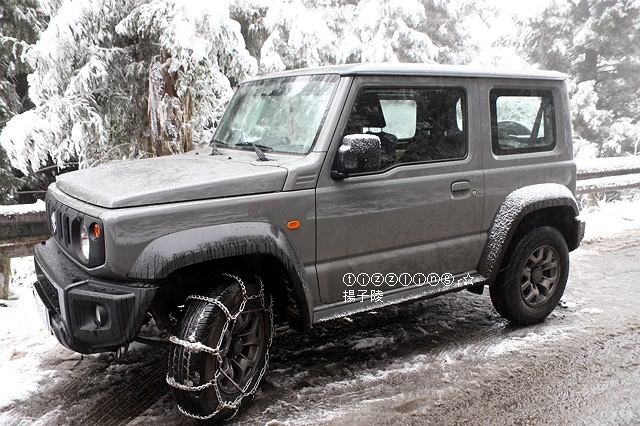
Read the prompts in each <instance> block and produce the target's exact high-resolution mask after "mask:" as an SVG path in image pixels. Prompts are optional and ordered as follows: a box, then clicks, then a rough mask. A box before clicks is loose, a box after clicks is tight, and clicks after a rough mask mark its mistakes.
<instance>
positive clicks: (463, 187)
mask: <svg viewBox="0 0 640 426" xmlns="http://www.w3.org/2000/svg"><path fill="white" fill-rule="evenodd" d="M469 189H471V184H470V183H469V181H467V180H461V181H458V182H453V183H452V184H451V192H459V191H468V190H469Z"/></svg>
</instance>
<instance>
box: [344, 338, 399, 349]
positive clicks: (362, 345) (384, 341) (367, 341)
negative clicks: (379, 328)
mask: <svg viewBox="0 0 640 426" xmlns="http://www.w3.org/2000/svg"><path fill="white" fill-rule="evenodd" d="M393 341H394V340H393V337H366V338H364V339H359V340H354V341H353V342H352V343H353V349H356V350H358V349H367V348H373V347H374V346H385V345H391V344H393Z"/></svg>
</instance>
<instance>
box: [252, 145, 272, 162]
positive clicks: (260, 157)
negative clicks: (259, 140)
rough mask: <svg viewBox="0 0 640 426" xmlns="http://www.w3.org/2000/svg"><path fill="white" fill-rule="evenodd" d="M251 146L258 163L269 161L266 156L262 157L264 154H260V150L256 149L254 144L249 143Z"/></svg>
mask: <svg viewBox="0 0 640 426" xmlns="http://www.w3.org/2000/svg"><path fill="white" fill-rule="evenodd" d="M251 146H252V147H253V150H254V151H255V152H256V154H257V155H258V159H259V160H260V161H269V159H268V158H267V156H266V155H264V152H262V150H261V149H260V148H258V146H257V145H256V144H254V143H253V142H251Z"/></svg>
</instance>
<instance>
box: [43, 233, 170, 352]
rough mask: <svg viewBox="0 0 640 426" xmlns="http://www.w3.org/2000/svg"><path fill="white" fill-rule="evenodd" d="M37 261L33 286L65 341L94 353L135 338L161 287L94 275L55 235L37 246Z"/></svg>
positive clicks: (119, 345) (52, 326)
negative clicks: (65, 250)
mask: <svg viewBox="0 0 640 426" xmlns="http://www.w3.org/2000/svg"><path fill="white" fill-rule="evenodd" d="M34 259H35V265H36V275H37V279H38V280H37V282H36V283H34V285H33V287H34V290H35V292H36V294H37V296H38V297H39V298H40V299H41V300H42V302H43V304H44V306H45V309H46V310H47V312H48V319H49V327H50V329H51V332H52V333H53V334H55V336H56V337H57V338H58V340H59V341H60V343H62V344H63V345H64V346H66V347H68V348H69V349H71V350H74V351H76V352H80V353H83V354H90V353H97V352H111V351H114V350H116V349H118V348H119V347H121V346H123V345H126V344H128V343H130V342H131V341H133V339H135V337H136V335H137V333H138V331H139V330H140V327H141V326H142V323H143V321H144V320H145V317H146V313H147V310H148V308H149V305H150V304H151V301H152V300H153V296H154V295H155V293H156V290H157V289H158V287H157V286H155V285H153V284H143V283H135V282H129V281H111V280H104V279H99V278H95V277H92V276H91V275H89V274H88V273H86V272H85V271H84V270H82V269H81V268H79V267H78V266H77V265H76V264H75V263H73V262H72V261H71V260H69V258H67V256H66V255H65V254H64V253H63V252H62V251H61V250H60V248H59V247H58V245H57V243H56V242H55V240H54V239H53V238H52V239H49V240H48V241H46V242H44V243H42V244H38V245H37V246H36V247H35V250H34ZM96 310H99V311H100V321H98V319H97V317H96Z"/></svg>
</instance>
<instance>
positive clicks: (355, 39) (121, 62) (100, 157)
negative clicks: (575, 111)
mask: <svg viewBox="0 0 640 426" xmlns="http://www.w3.org/2000/svg"><path fill="white" fill-rule="evenodd" d="M13 1H18V0H13ZM21 1H28V0H21ZM30 1H35V0H30ZM41 1H45V0H41ZM46 4H47V5H48V7H49V14H50V15H51V16H52V18H51V21H50V23H49V25H48V27H47V28H46V30H45V31H44V32H43V33H42V37H41V38H40V40H39V41H38V42H37V43H36V44H35V45H34V46H33V47H32V48H30V49H28V50H27V52H26V53H25V54H24V55H23V57H24V58H25V59H26V61H27V62H28V63H29V65H30V66H32V67H33V69H34V71H33V73H32V74H31V75H30V76H29V85H30V89H29V93H30V96H31V98H32V100H33V101H34V103H35V106H36V108H35V109H33V110H31V111H27V112H24V113H22V114H20V115H17V116H15V117H14V118H13V119H12V120H11V121H10V122H9V123H7V127H6V128H5V129H4V130H3V132H2V134H0V143H1V144H2V146H3V147H4V148H5V149H6V150H7V153H8V156H9V158H10V159H11V161H12V164H13V165H14V166H15V167H19V168H20V169H21V170H24V171H25V172H30V171H31V172H33V171H34V170H37V169H38V168H39V167H40V166H41V165H43V164H49V163H50V162H51V161H53V162H54V163H56V164H58V165H60V166H62V165H63V164H65V163H68V162H72V161H73V162H76V161H77V162H79V163H80V166H81V167H87V166H91V165H93V164H98V163H101V162H105V161H111V160H116V159H123V158H137V157H142V156H149V155H164V154H169V153H178V152H183V151H186V150H189V149H190V148H191V146H192V143H193V142H194V141H195V142H199V141H206V140H208V136H209V135H210V130H211V129H212V128H213V127H215V125H216V123H217V120H218V118H219V116H220V114H221V112H222V110H223V108H224V107H225V105H226V102H227V101H228V99H229V97H230V95H231V93H232V87H233V86H235V84H236V83H237V82H239V81H240V80H243V79H245V78H246V77H249V76H251V75H254V74H255V73H257V72H263V73H265V72H269V71H275V70H280V69H285V68H297V67H305V66H316V65H327V64H335V63H345V62H360V61H361V62H368V61H410V62H440V63H462V62H466V61H467V59H468V58H469V56H470V55H471V54H472V53H473V48H474V46H475V45H474V44H473V43H472V42H471V38H470V36H469V31H468V29H467V27H466V24H465V22H466V19H468V18H467V16H468V15H469V13H471V12H473V11H474V6H473V3H472V2H471V0H457V1H454V2H445V1H444V0H406V1H403V2H395V1H391V0H274V1H268V0H236V1H233V2H232V3H231V4H229V3H227V1H226V0H216V1H215V2H213V1H212V2H189V1H182V0H50V3H46ZM245 41H246V44H245ZM252 55H253V56H252Z"/></svg>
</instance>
